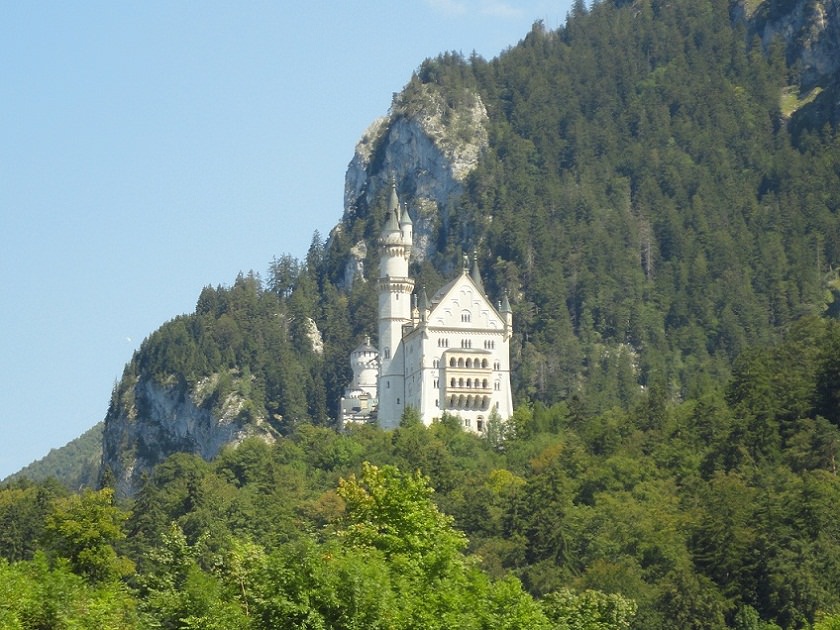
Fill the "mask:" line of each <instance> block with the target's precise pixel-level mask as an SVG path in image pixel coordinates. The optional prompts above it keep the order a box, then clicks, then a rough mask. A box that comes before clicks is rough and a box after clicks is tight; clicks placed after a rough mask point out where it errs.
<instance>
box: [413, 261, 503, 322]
mask: <svg viewBox="0 0 840 630" xmlns="http://www.w3.org/2000/svg"><path fill="white" fill-rule="evenodd" d="M428 322H429V324H430V325H431V326H435V327H441V328H463V329H473V330H474V329H476V328H480V329H491V330H500V331H501V330H502V329H503V328H504V320H503V319H502V317H501V316H500V315H499V313H498V311H496V309H495V308H493V305H492V304H491V303H490V301H489V300H488V299H487V298H486V297H485V296H484V295H483V293H482V291H481V290H480V289H479V287H477V286H476V284H475V282H474V281H473V280H472V278H470V276H469V274H467V273H463V274H461V275H460V276H459V277H457V278H456V279H455V280H453V281H452V282H450V283H449V284H447V285H446V286H445V287H443V288H442V289H441V290H440V291H438V292H437V294H435V297H434V298H433V299H432V309H431V312H430V313H429V317H428Z"/></svg>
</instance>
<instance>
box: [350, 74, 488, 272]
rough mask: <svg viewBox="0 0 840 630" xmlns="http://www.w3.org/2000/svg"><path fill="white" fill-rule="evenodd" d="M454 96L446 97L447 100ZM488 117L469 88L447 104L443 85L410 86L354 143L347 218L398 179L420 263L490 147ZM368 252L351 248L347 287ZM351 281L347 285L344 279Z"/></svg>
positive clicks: (360, 248)
mask: <svg viewBox="0 0 840 630" xmlns="http://www.w3.org/2000/svg"><path fill="white" fill-rule="evenodd" d="M450 100H451V99H450ZM487 122H488V116H487V111H486V109H485V107H484V104H483V103H482V101H481V98H480V96H479V95H478V94H477V93H475V92H470V91H468V90H467V89H466V88H465V89H464V91H463V92H462V93H461V94H460V98H458V99H457V103H456V104H454V105H452V104H450V102H448V101H447V99H446V98H445V97H444V95H443V94H442V93H441V91H440V88H439V87H438V86H435V85H430V84H416V85H410V86H409V88H406V90H404V91H403V92H402V93H400V94H399V95H397V96H396V97H395V99H394V102H393V104H392V106H391V111H390V112H389V114H388V115H387V116H384V117H382V118H379V119H377V120H376V121H374V123H373V124H372V125H371V126H370V127H369V128H368V129H367V131H365V133H364V135H363V136H362V139H361V140H360V141H359V143H358V144H357V145H356V150H355V153H354V155H353V159H352V160H351V161H350V164H349V166H348V168H347V174H346V176H345V184H344V221H345V222H347V221H350V220H352V218H353V217H354V216H355V215H356V213H357V211H358V210H359V208H367V207H369V206H370V205H371V204H373V203H375V201H376V199H377V198H380V197H381V196H382V194H383V191H385V190H386V189H387V187H388V186H390V185H391V181H392V180H393V181H395V183H396V184H397V189H398V191H399V194H400V200H401V201H402V202H405V203H407V204H408V207H409V211H410V214H411V216H412V219H413V220H414V240H415V243H414V246H415V249H414V251H413V256H414V257H415V258H416V259H417V260H423V259H424V258H425V257H426V256H428V255H429V254H430V253H431V252H432V249H433V247H434V241H433V235H434V234H435V233H436V231H437V229H438V227H439V226H440V222H444V223H445V222H446V221H447V220H448V211H449V208H450V205H451V203H452V202H453V201H454V200H455V199H456V198H457V197H458V196H459V195H460V194H461V193H462V192H463V185H464V182H465V180H466V177H467V175H469V173H470V172H471V171H472V170H473V169H474V168H475V166H476V165H477V163H478V159H479V157H480V155H481V152H482V151H483V150H484V149H485V148H486V147H487V144H488V132H487ZM365 254H366V250H365V249H364V248H362V247H359V246H358V244H357V247H356V248H355V252H354V253H353V254H352V257H353V260H348V261H347V264H346V269H347V275H348V276H350V277H349V278H348V277H345V285H347V284H350V283H352V279H353V278H355V277H356V276H357V275H358V274H357V273H354V272H353V270H354V269H358V268H359V267H360V263H361V262H362V261H363V257H364V255H365ZM348 280H350V282H348Z"/></svg>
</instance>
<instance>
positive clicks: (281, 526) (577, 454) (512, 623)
mask: <svg viewBox="0 0 840 630" xmlns="http://www.w3.org/2000/svg"><path fill="white" fill-rule="evenodd" d="M789 4H790V2H787V0H786V1H785V2H782V1H781V0H779V1H773V2H770V3H767V5H766V6H769V7H770V9H771V10H772V9H774V8H775V9H778V10H783V9H784V8H785V6H787V5H789ZM730 9H731V6H730V3H729V2H728V1H727V0H695V1H692V2H687V1H680V0H668V1H665V0H639V1H637V2H632V3H630V2H624V1H621V2H619V1H615V2H607V1H602V2H596V3H594V4H593V5H592V6H589V7H587V6H586V5H585V4H584V3H583V2H582V1H579V2H576V3H575V5H574V8H573V11H572V13H571V15H570V16H569V20H568V22H567V24H566V25H565V26H564V27H562V28H560V29H558V30H557V31H548V30H546V29H545V28H544V27H543V26H542V25H541V24H540V23H537V24H535V25H534V27H533V28H532V30H531V32H530V33H528V34H527V36H526V37H525V38H524V39H523V41H522V42H520V43H519V44H518V45H517V46H514V47H511V48H510V49H508V50H507V51H505V52H504V53H502V54H501V55H499V56H498V57H497V58H495V59H492V60H489V61H488V60H485V59H482V58H480V57H478V56H476V55H473V56H471V57H469V58H465V57H464V56H462V55H459V54H454V53H450V54H445V55H442V56H440V57H438V58H436V59H430V60H427V61H425V62H424V63H423V64H422V65H421V66H420V67H419V69H418V70H417V72H416V73H415V75H414V76H413V77H412V78H411V81H410V82H409V84H408V85H407V86H406V88H405V90H404V92H403V94H402V95H400V96H399V97H398V98H399V99H402V100H401V103H403V105H404V104H405V103H411V102H413V101H412V100H411V99H412V94H422V93H423V92H424V90H423V89H421V88H423V87H425V86H432V87H433V88H434V89H436V90H439V91H440V92H441V93H442V94H444V95H445V96H446V102H447V103H448V104H449V106H450V107H451V108H453V111H454V109H456V108H457V107H458V106H459V104H460V103H461V102H462V100H463V99H470V98H475V97H476V95H477V96H479V97H480V98H481V101H482V102H483V104H484V106H485V107H486V108H487V112H488V115H489V121H490V122H489V135H490V146H489V148H488V150H487V151H486V152H485V153H484V154H483V155H482V157H481V159H480V161H479V164H478V167H477V168H476V170H475V171H474V172H473V173H472V174H471V175H470V176H469V179H468V180H467V183H466V190H465V193H464V194H463V195H462V197H461V198H459V199H457V200H453V202H452V205H451V207H448V208H446V216H447V220H446V221H441V222H440V224H439V229H438V232H437V233H436V234H434V241H435V243H436V251H435V253H434V255H432V256H431V257H429V258H427V259H426V260H424V261H423V262H422V263H414V266H413V269H412V271H413V273H414V274H415V276H416V277H417V278H418V286H422V285H424V284H425V285H428V286H439V285H441V284H442V283H443V281H444V278H445V277H446V276H447V273H448V270H450V269H451V268H452V266H453V265H457V261H458V260H460V257H461V255H462V253H463V251H465V250H467V251H472V250H473V249H475V250H476V251H477V252H478V253H479V256H480V264H481V268H482V274H483V277H484V280H485V287H486V288H487V291H488V293H489V294H490V295H491V297H495V296H499V295H501V294H502V292H504V291H507V292H509V294H510V296H511V304H512V306H513V308H514V327H515V334H514V338H513V342H512V347H513V349H514V354H513V356H512V362H513V367H514V374H513V378H514V383H513V385H514V393H515V398H516V403H517V404H516V411H515V413H514V416H513V417H512V418H511V419H510V421H509V422H508V423H506V424H505V425H504V427H503V428H502V429H501V430H499V431H495V430H494V431H493V432H491V433H490V434H489V435H487V436H486V437H483V438H480V437H477V436H474V435H469V434H466V433H464V432H462V431H461V429H460V428H459V426H458V422H457V419H456V418H452V417H449V416H446V415H444V417H443V418H441V421H440V422H438V423H435V424H433V425H432V426H430V427H424V426H422V425H421V424H419V423H418V422H417V421H416V418H414V416H413V414H411V413H410V412H409V413H407V414H406V415H405V417H404V418H403V422H402V424H401V426H400V428H399V429H397V430H395V431H392V432H384V431H381V430H379V429H377V428H375V427H370V426H358V427H353V428H352V429H350V430H347V431H344V432H339V431H336V427H335V426H334V416H335V410H336V409H337V407H338V398H339V396H340V395H341V392H342V389H343V387H344V386H345V384H346V383H347V382H348V380H349V378H350V369H349V363H348V356H349V353H350V351H351V349H352V348H353V347H354V346H355V345H357V344H358V343H359V342H360V341H361V340H362V339H363V337H364V335H366V334H367V335H370V336H371V337H375V321H376V319H375V309H376V295H375V287H374V286H373V283H371V282H367V283H365V282H356V283H354V284H353V286H352V287H349V288H347V287H344V286H343V284H342V278H343V275H344V274H343V272H344V267H345V264H346V261H347V256H348V252H349V249H350V248H351V247H352V246H353V244H355V243H356V242H357V241H358V240H359V239H362V238H365V239H368V240H369V241H370V243H373V239H374V238H375V237H376V235H377V234H378V233H379V229H380V227H381V222H382V221H381V219H382V214H383V212H384V205H383V204H380V203H379V202H378V201H376V202H373V203H372V204H371V205H370V206H369V207H367V206H365V205H364V204H361V205H359V207H358V208H356V211H355V212H354V213H353V215H352V216H346V217H345V218H344V219H343V223H342V229H341V230H338V231H336V232H335V233H334V234H333V235H332V236H331V238H330V239H329V240H326V241H325V240H324V239H322V237H321V236H320V235H318V234H316V235H315V236H314V237H313V239H312V243H311V246H310V248H309V251H308V254H307V255H306V257H305V259H304V260H296V259H294V258H293V257H291V256H281V257H279V258H276V259H275V260H273V261H272V262H271V264H270V267H269V269H268V271H267V273H266V274H265V276H264V277H261V276H260V275H259V274H256V273H249V274H241V275H240V276H239V277H238V278H237V279H236V281H235V282H234V283H233V284H232V285H231V286H230V287H215V288H214V287H206V288H204V289H203V290H202V291H201V293H200V295H199V297H198V301H197V305H196V309H195V312H194V313H192V314H189V315H185V316H182V317H178V318H176V319H174V320H172V321H170V322H168V323H166V324H165V325H163V326H162V327H161V328H160V329H159V330H157V331H156V332H154V333H153V334H152V335H150V336H149V337H148V338H147V339H146V340H145V341H144V343H143V344H142V346H141V348H140V350H139V351H138V352H137V353H136V354H135V356H134V357H133V358H132V360H131V362H130V363H129V364H128V365H127V366H126V370H125V374H124V375H123V378H122V380H121V381H120V383H119V384H118V385H117V386H116V387H115V389H114V394H113V398H112V401H111V408H110V409H109V412H108V418H106V424H107V422H108V420H109V418H113V417H116V416H117V415H119V414H120V413H123V412H125V410H127V409H131V413H136V414H141V415H142V414H143V413H146V411H148V410H144V409H136V408H135V407H133V406H132V405H134V403H135V398H136V390H135V386H136V384H137V382H138V379H140V378H147V379H151V380H153V381H154V382H156V383H158V384H159V385H161V386H165V387H170V388H174V389H179V390H180V391H183V392H185V395H186V393H187V392H195V391H197V390H201V391H202V392H203V393H202V397H201V405H203V406H204V407H205V408H207V409H209V410H211V411H212V410H216V411H218V410H219V409H220V407H221V406H222V405H223V404H224V403H225V401H226V400H228V399H229V397H230V395H231V394H232V393H233V394H235V396H236V397H237V400H239V401H240V402H241V404H240V405H239V406H237V408H236V409H237V415H236V417H235V418H233V419H232V421H235V422H238V423H240V424H242V425H243V426H245V425H248V424H249V423H261V425H263V426H264V427H265V430H266V434H265V435H264V436H263V439H251V440H247V441H245V442H244V443H242V444H241V445H239V446H238V447H237V448H228V449H226V450H224V451H223V452H222V453H221V454H220V455H219V456H218V457H217V458H215V459H214V460H213V461H209V462H208V461H204V460H203V459H201V458H200V457H198V456H197V455H194V454H189V453H175V454H174V455H171V456H167V455H168V453H169V452H173V451H177V450H179V448H180V446H182V445H179V444H172V445H170V446H171V447H172V448H171V449H169V450H168V451H164V450H160V451H155V452H154V453H146V455H147V456H148V457H150V458H152V459H155V458H157V460H159V463H158V464H157V466H156V467H155V468H154V470H153V471H152V472H151V473H150V474H149V475H148V477H147V478H146V479H145V480H144V484H143V486H142V489H141V490H140V491H139V493H138V494H137V495H136V496H133V497H131V498H130V499H120V498H117V497H116V496H115V494H114V491H113V488H112V486H111V483H110V481H111V480H110V479H109V476H108V471H107V470H103V471H102V474H101V478H100V484H99V488H98V489H96V490H94V489H89V490H86V491H84V492H82V493H72V492H70V491H69V490H68V489H67V488H66V487H64V486H62V485H61V484H59V483H58V482H56V481H53V480H43V481H27V480H26V479H16V480H13V481H11V482H8V483H6V484H5V485H4V486H3V487H0V557H2V560H0V627H9V628H27V629H28V628H94V627H96V628H146V627H148V628H276V627H290V628H450V627H458V628H488V629H489V628H557V629H561V628H562V629H567V628H568V629H581V630H584V629H585V630H595V629H602V628H634V629H639V630H641V629H643V628H644V629H646V630H647V629H652V630H657V629H662V630H665V629H670V628H689V629H690V628H697V629H700V628H712V629H714V628H721V629H723V628H732V629H736V630H772V629H774V628H784V629H787V628H813V629H814V630H828V629H830V628H838V627H840V526H838V520H837V518H836V516H835V511H836V510H835V506H836V505H837V504H838V503H840V482H838V477H837V456H838V448H840V323H838V315H840V282H838V276H837V272H836V267H837V265H838V261H840V216H838V208H839V207H840V137H838V133H837V130H836V129H835V128H834V127H833V126H832V125H831V124H828V123H829V122H830V121H829V119H827V118H821V116H820V115H819V111H817V110H814V109H813V108H812V103H811V102H810V101H809V99H808V98H806V96H807V95H806V94H799V93H798V92H797V89H796V88H797V86H798V83H799V73H800V72H801V69H800V68H798V67H797V66H796V65H795V64H793V65H791V64H788V63H787V60H786V58H785V54H784V51H783V49H782V47H781V45H776V46H770V47H762V46H761V44H760V43H759V42H758V41H757V40H755V39H753V38H751V37H749V36H748V28H747V26H746V25H745V24H741V23H739V22H737V21H735V22H733V19H732V14H731V12H730ZM824 87H825V88H826V91H827V92H829V91H830V90H831V89H833V86H830V85H827V86H824ZM403 110H405V111H406V114H405V115H410V114H409V108H406V107H404V106H403V108H402V109H401V111H403ZM375 166H376V165H375V161H374V167H375ZM381 201H384V200H381ZM368 256H369V257H370V260H369V261H368V263H369V264H368V265H367V267H368V268H375V257H376V249H375V248H374V247H369V248H368ZM112 446H115V445H112ZM117 446H118V445H117ZM126 446H127V447H128V446H129V445H126ZM142 447H143V445H142V444H141V445H139V446H138V445H132V446H131V448H142ZM182 450H183V449H182Z"/></svg>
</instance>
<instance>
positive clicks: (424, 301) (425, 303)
mask: <svg viewBox="0 0 840 630" xmlns="http://www.w3.org/2000/svg"><path fill="white" fill-rule="evenodd" d="M417 307H418V308H419V309H420V312H421V313H422V312H423V311H427V310H429V296H427V295H426V285H425V284H424V285H423V288H422V289H420V299H419V301H418V304H417Z"/></svg>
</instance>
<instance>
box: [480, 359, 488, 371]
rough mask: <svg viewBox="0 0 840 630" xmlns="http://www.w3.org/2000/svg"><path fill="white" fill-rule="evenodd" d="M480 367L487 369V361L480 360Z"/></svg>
mask: <svg viewBox="0 0 840 630" xmlns="http://www.w3.org/2000/svg"><path fill="white" fill-rule="evenodd" d="M481 367H483V368H485V369H486V368H487V359H482V360H481Z"/></svg>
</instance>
